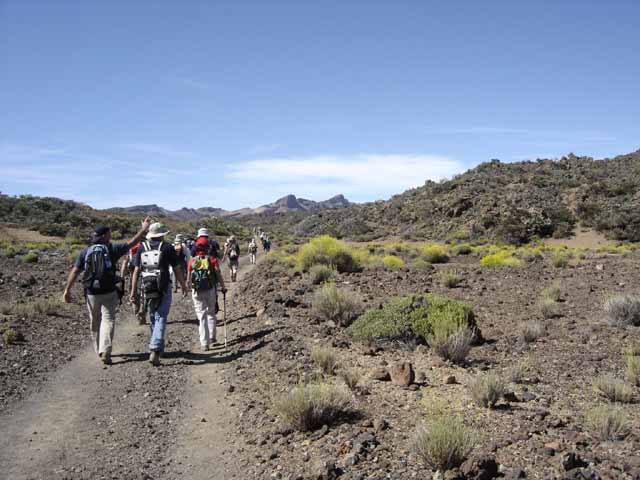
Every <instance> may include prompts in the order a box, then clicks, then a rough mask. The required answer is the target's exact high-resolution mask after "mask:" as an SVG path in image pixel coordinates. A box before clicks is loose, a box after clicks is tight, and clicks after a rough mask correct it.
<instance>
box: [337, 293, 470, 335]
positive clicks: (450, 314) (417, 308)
mask: <svg viewBox="0 0 640 480" xmlns="http://www.w3.org/2000/svg"><path fill="white" fill-rule="evenodd" d="M434 323H437V324H438V332H439V333H440V334H442V332H445V331H446V333H447V334H448V335H450V334H453V333H456V332H457V331H458V330H461V329H463V328H469V329H472V330H473V331H474V332H475V333H476V335H475V339H476V340H477V339H478V338H480V332H479V330H478V329H477V325H476V321H475V316H474V315H473V311H472V310H471V308H470V307H469V306H468V305H466V304H465V303H462V302H459V301H457V300H452V299H448V298H444V297H440V296H437V295H410V296H408V297H402V298H396V299H394V300H392V301H391V302H389V303H387V304H386V305H385V306H384V307H383V308H381V309H371V310H367V311H366V312H365V313H364V314H363V315H361V316H360V317H359V318H358V319H357V320H356V321H355V322H354V323H353V324H352V325H351V327H349V330H348V333H349V335H351V336H352V337H353V338H354V339H355V340H358V341H363V342H369V341H376V340H382V341H388V340H400V341H406V342H411V341H415V339H416V338H422V339H423V340H426V341H428V337H429V336H430V335H431V334H432V333H433V324H434Z"/></svg>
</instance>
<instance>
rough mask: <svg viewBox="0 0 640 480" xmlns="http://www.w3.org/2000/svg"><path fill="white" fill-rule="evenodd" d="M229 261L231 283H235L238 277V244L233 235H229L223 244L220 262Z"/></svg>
mask: <svg viewBox="0 0 640 480" xmlns="http://www.w3.org/2000/svg"><path fill="white" fill-rule="evenodd" d="M225 258H228V259H229V274H230V275H231V281H232V282H235V281H236V279H237V276H238V266H239V265H240V244H239V243H238V240H237V239H236V237H235V236H234V235H231V236H230V237H229V239H228V240H227V241H226V243H225V244H224V254H223V255H222V261H223V262H224V259H225Z"/></svg>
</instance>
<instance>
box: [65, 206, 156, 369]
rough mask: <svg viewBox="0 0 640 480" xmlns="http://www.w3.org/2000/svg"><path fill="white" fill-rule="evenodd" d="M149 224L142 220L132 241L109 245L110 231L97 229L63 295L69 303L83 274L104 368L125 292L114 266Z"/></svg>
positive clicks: (94, 336) (92, 328)
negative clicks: (74, 288)
mask: <svg viewBox="0 0 640 480" xmlns="http://www.w3.org/2000/svg"><path fill="white" fill-rule="evenodd" d="M150 223H151V221H150V220H149V217H147V218H145V219H144V221H143V222H142V226H141V228H140V230H139V231H138V233H136V235H135V236H134V237H133V238H132V239H131V240H129V241H128V242H126V243H115V244H113V243H111V229H110V228H109V227H108V226H104V225H100V226H97V227H96V228H95V230H94V232H93V235H92V237H91V244H90V245H89V246H88V247H87V248H85V249H83V250H82V251H81V252H80V253H79V254H78V256H77V257H76V260H75V262H74V265H73V268H72V269H71V272H69V277H68V279H67V284H66V286H65V289H64V293H63V294H62V299H63V301H64V302H65V303H70V302H71V287H72V285H73V284H74V283H75V281H76V279H77V278H78V277H79V276H80V274H81V273H82V285H83V287H84V294H85V301H86V304H87V310H88V312H89V320H90V323H89V329H90V331H91V337H92V340H93V348H94V350H95V352H96V353H97V354H98V357H99V358H100V359H101V360H102V362H103V363H104V364H105V365H109V364H111V351H112V344H113V335H114V331H115V322H116V308H117V306H118V304H119V303H120V298H121V295H122V293H124V286H123V285H122V279H121V278H120V277H118V276H117V275H116V265H117V264H118V260H119V259H120V258H121V257H123V256H124V255H126V254H127V252H128V251H129V250H130V249H131V248H132V247H133V246H135V245H136V244H137V243H139V242H140V240H142V238H143V237H144V236H145V234H146V233H147V230H148V229H149V225H150ZM118 284H120V286H118ZM119 292H120V293H119Z"/></svg>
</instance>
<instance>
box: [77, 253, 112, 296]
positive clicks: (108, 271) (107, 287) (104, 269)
mask: <svg viewBox="0 0 640 480" xmlns="http://www.w3.org/2000/svg"><path fill="white" fill-rule="evenodd" d="M82 285H84V288H85V289H87V291H88V292H89V293H91V294H100V293H109V292H113V291H114V290H115V288H116V270H115V266H114V265H113V262H112V261H111V252H110V251H109V247H107V246H106V245H103V244H101V243H96V244H94V245H91V246H90V247H89V248H87V253H86V254H85V256H84V274H83V276H82Z"/></svg>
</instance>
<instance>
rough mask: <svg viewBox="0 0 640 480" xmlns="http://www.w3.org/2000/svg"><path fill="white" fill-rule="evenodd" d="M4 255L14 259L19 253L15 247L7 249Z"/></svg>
mask: <svg viewBox="0 0 640 480" xmlns="http://www.w3.org/2000/svg"><path fill="white" fill-rule="evenodd" d="M3 254H4V256H5V257H7V258H14V257H15V256H16V255H17V254H18V251H17V250H16V249H15V248H13V247H7V248H5V249H4V250H3Z"/></svg>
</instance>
